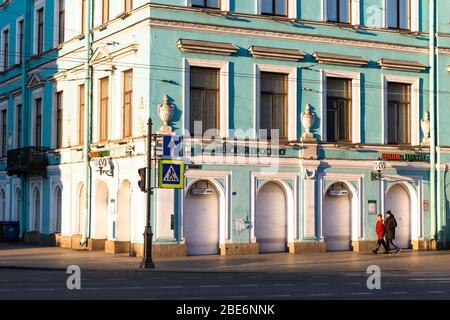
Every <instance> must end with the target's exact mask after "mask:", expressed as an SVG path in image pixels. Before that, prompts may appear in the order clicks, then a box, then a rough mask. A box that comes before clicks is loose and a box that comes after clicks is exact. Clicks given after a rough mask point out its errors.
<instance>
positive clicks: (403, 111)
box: [398, 104, 410, 144]
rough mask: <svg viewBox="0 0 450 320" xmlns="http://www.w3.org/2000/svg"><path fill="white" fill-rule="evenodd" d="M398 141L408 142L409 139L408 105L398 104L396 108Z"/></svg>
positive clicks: (401, 142)
mask: <svg viewBox="0 0 450 320" xmlns="http://www.w3.org/2000/svg"><path fill="white" fill-rule="evenodd" d="M398 143H399V144H407V143H410V139H409V105H408V104H400V105H399V108H398Z"/></svg>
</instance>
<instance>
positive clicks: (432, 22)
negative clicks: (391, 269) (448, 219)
mask: <svg viewBox="0 0 450 320" xmlns="http://www.w3.org/2000/svg"><path fill="white" fill-rule="evenodd" d="M429 28H430V30H429V32H430V34H429V38H430V40H429V44H430V47H429V55H430V56H429V58H430V62H429V63H430V205H431V206H430V207H431V212H430V213H431V232H432V234H431V239H432V240H433V239H434V240H436V241H437V240H438V239H437V232H438V226H437V221H436V220H437V197H436V142H437V139H436V138H437V136H436V2H435V0H430V26H429Z"/></svg>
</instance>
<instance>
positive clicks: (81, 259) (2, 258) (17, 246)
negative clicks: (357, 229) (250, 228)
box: [0, 243, 450, 273]
mask: <svg viewBox="0 0 450 320" xmlns="http://www.w3.org/2000/svg"><path fill="white" fill-rule="evenodd" d="M140 261H141V259H140V258H134V257H129V256H128V254H118V255H113V254H107V253H105V252H99V251H74V250H71V249H63V248H57V247H40V246H32V245H27V244H23V243H0V270H2V269H35V270H55V271H56V270H57V271H66V270H67V267H68V266H69V265H78V266H79V267H80V268H81V269H82V270H84V271H108V272H123V271H129V272H137V271H141V270H140V269H139V263H140ZM372 264H376V265H379V266H380V267H383V268H384V269H385V270H390V271H392V272H402V271H405V272H407V271H408V270H410V269H412V268H414V270H415V271H419V272H421V271H422V272H430V273H432V272H440V271H448V266H449V265H450V252H449V251H421V252H417V251H415V252H413V251H403V252H401V253H400V254H399V255H392V256H384V255H373V254H368V253H355V252H329V253H315V254H312V253H309V254H296V255H292V254H289V253H275V254H260V255H253V256H234V257H222V256H196V257H182V258H165V259H157V260H155V265H156V268H155V269H154V270H151V272H160V271H162V272H279V271H285V272H355V271H358V272H362V271H363V270H365V269H366V268H367V266H369V265H372ZM405 266H407V269H406V268H405Z"/></svg>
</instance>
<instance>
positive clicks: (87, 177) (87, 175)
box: [81, 0, 94, 246]
mask: <svg viewBox="0 0 450 320" xmlns="http://www.w3.org/2000/svg"><path fill="white" fill-rule="evenodd" d="M86 5H87V10H86V12H87V15H86V16H87V19H86V20H87V21H86V23H87V26H86V32H85V41H86V63H85V75H86V79H85V85H84V88H85V90H84V94H85V98H84V101H85V107H84V146H83V167H84V192H85V194H84V209H85V211H84V212H85V224H84V232H83V235H82V238H81V245H82V246H84V245H86V244H87V241H88V239H89V238H90V235H91V166H90V152H89V151H90V145H91V108H92V74H93V71H92V68H91V66H90V65H89V60H90V59H91V55H92V52H91V50H92V37H93V34H92V33H91V29H92V23H93V17H92V13H93V12H94V10H92V9H93V8H92V7H93V3H92V0H88V1H87V2H86Z"/></svg>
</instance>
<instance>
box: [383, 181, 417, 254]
mask: <svg viewBox="0 0 450 320" xmlns="http://www.w3.org/2000/svg"><path fill="white" fill-rule="evenodd" d="M385 208H386V211H387V210H391V212H392V214H393V215H394V217H395V219H396V220H397V228H396V229H395V242H396V243H397V244H398V245H399V246H400V248H405V249H407V248H409V247H410V244H411V219H410V217H411V199H410V196H409V192H408V190H407V189H406V188H405V187H404V186H402V185H401V184H396V185H394V186H392V187H391V188H390V189H389V190H388V193H387V196H386V205H385Z"/></svg>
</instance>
